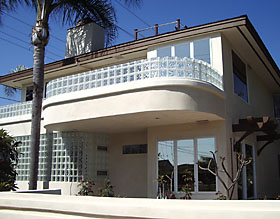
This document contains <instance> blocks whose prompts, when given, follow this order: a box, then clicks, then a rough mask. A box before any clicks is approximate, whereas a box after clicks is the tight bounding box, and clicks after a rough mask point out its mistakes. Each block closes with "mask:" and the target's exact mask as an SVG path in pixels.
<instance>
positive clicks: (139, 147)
mask: <svg viewBox="0 0 280 219" xmlns="http://www.w3.org/2000/svg"><path fill="white" fill-rule="evenodd" d="M146 153H147V144H136V145H124V146H123V154H146Z"/></svg>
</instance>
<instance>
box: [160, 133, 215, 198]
mask: <svg viewBox="0 0 280 219" xmlns="http://www.w3.org/2000/svg"><path fill="white" fill-rule="evenodd" d="M204 138H213V139H214V147H215V151H216V150H217V140H216V136H203V137H193V138H190V137H186V138H168V139H159V140H158V141H157V153H156V154H158V144H159V142H162V141H173V145H174V149H173V150H174V151H173V153H174V179H173V180H174V184H173V191H172V192H173V193H174V194H182V193H183V192H181V191H178V150H177V148H178V143H177V142H178V141H180V140H193V150H194V173H193V174H194V191H191V193H193V194H216V193H217V191H218V178H217V177H215V179H216V180H215V183H216V190H215V191H199V184H198V170H199V167H198V164H197V163H198V139H204ZM158 172H159V169H158V157H157V174H156V177H157V178H158ZM157 190H158V184H157Z"/></svg>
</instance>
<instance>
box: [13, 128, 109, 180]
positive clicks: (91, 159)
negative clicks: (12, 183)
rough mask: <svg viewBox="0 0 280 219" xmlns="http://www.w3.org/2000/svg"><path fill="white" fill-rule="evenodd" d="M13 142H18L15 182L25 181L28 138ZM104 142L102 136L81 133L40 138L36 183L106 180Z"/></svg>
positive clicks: (105, 144) (105, 138)
mask: <svg viewBox="0 0 280 219" xmlns="http://www.w3.org/2000/svg"><path fill="white" fill-rule="evenodd" d="M16 139H17V140H18V141H21V142H22V144H21V146H20V147H19V151H20V156H19V165H18V168H17V172H18V176H17V180H19V181H21V180H23V181H25V180H28V178H29V162H30V136H19V137H16ZM107 139H108V138H107V136H106V135H103V134H95V133H82V132H63V133H52V134H45V135H41V142H40V143H41V144H40V157H39V176H38V180H39V181H57V182H78V181H79V180H81V179H90V180H94V181H95V182H103V181H104V179H105V178H106V177H107V144H108V140H107ZM98 148H102V150H99V149H98Z"/></svg>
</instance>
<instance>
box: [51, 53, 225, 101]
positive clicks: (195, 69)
mask: <svg viewBox="0 0 280 219" xmlns="http://www.w3.org/2000/svg"><path fill="white" fill-rule="evenodd" d="M152 78H182V79H187V78H189V79H196V80H200V81H204V82H208V83H210V84H212V85H214V86H216V87H217V88H219V89H221V90H223V78H222V75H221V74H220V73H218V72H217V71H216V70H214V69H213V68H212V67H211V66H210V65H209V64H208V63H206V62H204V61H201V60H196V59H190V58H178V57H165V58H153V59H142V60H138V61H133V62H129V63H125V64H120V65H114V66H110V67H106V68H101V69H97V70H92V71H88V72H84V73H80V74H76V75H70V76H66V77H62V78H57V79H55V80H52V81H50V82H49V83H48V85H47V93H46V96H47V98H49V97H52V96H56V95H60V94H64V93H71V92H76V91H81V90H87V89H92V88H98V87H104V86H109V85H114V84H121V83H129V82H135V81H141V80H148V79H152Z"/></svg>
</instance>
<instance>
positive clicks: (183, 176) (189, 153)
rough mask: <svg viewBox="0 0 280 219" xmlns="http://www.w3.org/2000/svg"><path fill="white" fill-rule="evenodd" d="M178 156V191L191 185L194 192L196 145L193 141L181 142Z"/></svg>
mask: <svg viewBox="0 0 280 219" xmlns="http://www.w3.org/2000/svg"><path fill="white" fill-rule="evenodd" d="M177 156H178V166H177V168H178V191H181V190H182V188H183V187H184V186H185V185H186V183H188V184H189V188H191V190H192V191H194V184H193V182H194V143H193V140H179V141H178V142H177Z"/></svg>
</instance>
